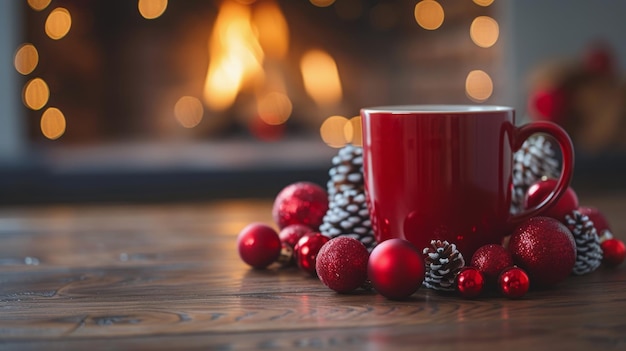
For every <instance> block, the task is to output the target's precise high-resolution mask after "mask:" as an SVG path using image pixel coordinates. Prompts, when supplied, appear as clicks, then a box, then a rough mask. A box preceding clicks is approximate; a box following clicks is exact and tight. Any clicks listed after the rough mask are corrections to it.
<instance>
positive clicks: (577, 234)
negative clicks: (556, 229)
mask: <svg viewBox="0 0 626 351" xmlns="http://www.w3.org/2000/svg"><path fill="white" fill-rule="evenodd" d="M565 222H566V224H567V227H568V228H569V230H570V231H571V232H572V234H573V235H574V241H576V264H575V265H574V269H573V270H572V272H573V273H574V274H576V275H583V274H587V273H591V272H593V271H595V270H596V269H597V268H598V267H600V264H601V263H602V248H601V246H600V238H599V237H598V233H597V231H596V228H595V227H594V225H593V222H592V221H591V220H589V217H587V216H586V215H583V214H581V213H580V212H579V211H577V210H574V211H573V212H572V213H571V214H568V215H566V216H565Z"/></svg>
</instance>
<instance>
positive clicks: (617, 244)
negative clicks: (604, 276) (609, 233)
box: [601, 238, 626, 267]
mask: <svg viewBox="0 0 626 351" xmlns="http://www.w3.org/2000/svg"><path fill="white" fill-rule="evenodd" d="M601 247H602V262H603V263H605V264H607V265H609V266H612V267H615V266H619V265H620V264H622V262H624V258H626V247H625V246H624V243H623V242H622V241H620V240H618V239H615V238H613V239H607V240H605V241H604V242H602V244H601Z"/></svg>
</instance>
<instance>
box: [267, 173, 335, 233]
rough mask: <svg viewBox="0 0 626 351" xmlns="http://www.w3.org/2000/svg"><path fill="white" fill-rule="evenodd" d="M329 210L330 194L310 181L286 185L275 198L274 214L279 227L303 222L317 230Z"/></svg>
mask: <svg viewBox="0 0 626 351" xmlns="http://www.w3.org/2000/svg"><path fill="white" fill-rule="evenodd" d="M327 210H328V194H327V193H326V191H325V190H324V189H322V187H320V186H319V185H317V184H313V183H309V182H298V183H293V184H291V185H288V186H286V187H285V188H283V190H281V191H280V192H279V193H278V195H277V196H276V199H275V200H274V207H273V208H272V216H273V217H274V221H275V222H276V224H277V225H278V227H279V228H281V229H282V228H285V227H286V226H288V225H290V224H303V225H306V226H309V227H310V228H312V229H313V230H317V229H318V228H319V226H320V224H322V220H323V218H324V215H325V214H326V211H327Z"/></svg>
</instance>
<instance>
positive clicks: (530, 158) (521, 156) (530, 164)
mask: <svg viewBox="0 0 626 351" xmlns="http://www.w3.org/2000/svg"><path fill="white" fill-rule="evenodd" d="M559 173H560V169H559V161H558V160H557V159H556V154H555V152H554V149H552V144H551V143H550V141H549V140H547V139H546V138H545V137H544V136H543V135H537V136H532V137H530V138H528V139H527V140H526V141H524V144H523V145H522V147H521V148H520V149H519V150H518V151H517V152H515V154H514V156H513V193H512V203H511V212H512V213H518V212H521V211H522V210H523V209H524V197H525V196H526V191H528V188H529V187H530V186H531V185H533V184H534V183H536V182H537V181H539V180H540V179H541V178H542V177H548V178H557V177H558V176H559Z"/></svg>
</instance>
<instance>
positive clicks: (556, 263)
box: [508, 217, 576, 286]
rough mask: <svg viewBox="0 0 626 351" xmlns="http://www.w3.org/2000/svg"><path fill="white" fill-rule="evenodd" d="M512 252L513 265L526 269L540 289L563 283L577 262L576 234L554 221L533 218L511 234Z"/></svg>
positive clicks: (510, 250) (510, 248)
mask: <svg viewBox="0 0 626 351" xmlns="http://www.w3.org/2000/svg"><path fill="white" fill-rule="evenodd" d="M508 249H509V252H510V253H511V256H512V257H513V262H515V264H517V265H518V266H520V267H521V268H523V269H525V270H526V272H527V273H528V275H529V277H530V279H532V281H533V284H537V285H538V286H550V285H554V284H557V283H559V282H561V281H563V280H564V279H565V278H567V277H568V276H569V275H570V273H571V272H572V269H573V268H574V263H575V262H576V243H575V242H574V237H573V236H572V233H571V232H570V231H569V229H567V227H566V226H565V225H564V224H563V223H561V222H559V221H558V220H556V219H554V218H550V217H533V218H530V219H528V220H527V221H525V222H524V223H522V224H521V225H520V226H519V227H517V228H516V229H515V230H514V231H513V234H511V238H510V240H509V247H508Z"/></svg>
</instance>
